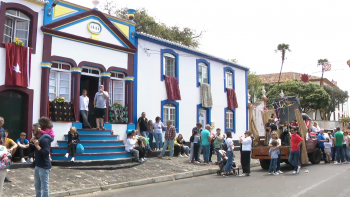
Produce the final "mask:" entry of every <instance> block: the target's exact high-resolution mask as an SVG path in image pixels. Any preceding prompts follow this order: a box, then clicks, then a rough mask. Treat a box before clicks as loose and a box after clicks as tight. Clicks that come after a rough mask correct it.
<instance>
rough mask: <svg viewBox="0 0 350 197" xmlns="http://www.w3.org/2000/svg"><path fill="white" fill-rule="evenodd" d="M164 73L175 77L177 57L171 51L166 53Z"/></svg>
mask: <svg viewBox="0 0 350 197" xmlns="http://www.w3.org/2000/svg"><path fill="white" fill-rule="evenodd" d="M163 58H164V75H166V76H169V77H175V61H176V58H175V56H174V55H172V54H170V53H164V56H163Z"/></svg>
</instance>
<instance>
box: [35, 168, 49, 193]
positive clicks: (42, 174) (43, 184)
mask: <svg viewBox="0 0 350 197" xmlns="http://www.w3.org/2000/svg"><path fill="white" fill-rule="evenodd" d="M50 171H51V169H44V168H39V167H35V169H34V186H35V192H36V197H48V196H49V174H50Z"/></svg>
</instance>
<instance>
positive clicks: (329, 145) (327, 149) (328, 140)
mask: <svg viewBox="0 0 350 197" xmlns="http://www.w3.org/2000/svg"><path fill="white" fill-rule="evenodd" d="M324 137H325V138H326V142H325V143H324V153H325V154H326V158H325V162H324V163H331V148H332V146H333V142H332V139H331V137H332V133H331V132H329V133H328V134H327V133H324Z"/></svg>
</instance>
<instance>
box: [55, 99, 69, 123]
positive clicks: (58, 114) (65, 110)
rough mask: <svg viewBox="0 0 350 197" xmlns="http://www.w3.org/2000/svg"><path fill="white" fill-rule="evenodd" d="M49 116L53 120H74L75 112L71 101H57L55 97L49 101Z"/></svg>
mask: <svg viewBox="0 0 350 197" xmlns="http://www.w3.org/2000/svg"><path fill="white" fill-rule="evenodd" d="M60 101H62V100H60ZM49 118H50V120H51V121H53V122H74V121H75V113H74V105H73V102H64V101H63V102H58V101H56V99H55V100H54V101H50V102H49Z"/></svg>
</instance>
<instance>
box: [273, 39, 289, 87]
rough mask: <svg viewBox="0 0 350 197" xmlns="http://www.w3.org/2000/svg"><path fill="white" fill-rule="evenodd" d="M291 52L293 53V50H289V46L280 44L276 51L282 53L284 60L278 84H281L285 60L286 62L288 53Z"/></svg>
mask: <svg viewBox="0 0 350 197" xmlns="http://www.w3.org/2000/svg"><path fill="white" fill-rule="evenodd" d="M287 51H289V52H291V51H292V50H290V49H289V44H284V43H282V44H279V45H278V46H277V49H276V50H275V52H276V53H277V52H281V58H282V64H281V70H280V75H279V78H278V84H280V80H281V74H282V69H283V63H284V60H286V59H287V58H286V52H287Z"/></svg>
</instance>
